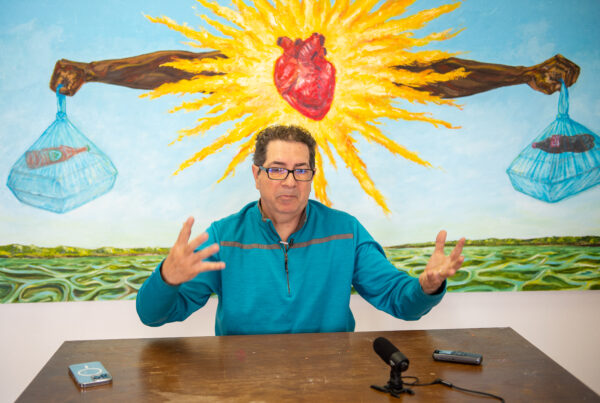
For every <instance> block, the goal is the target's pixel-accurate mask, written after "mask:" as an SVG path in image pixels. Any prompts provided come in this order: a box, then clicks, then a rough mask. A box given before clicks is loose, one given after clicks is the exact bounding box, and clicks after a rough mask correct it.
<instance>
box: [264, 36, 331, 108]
mask: <svg viewBox="0 0 600 403" xmlns="http://www.w3.org/2000/svg"><path fill="white" fill-rule="evenodd" d="M324 43H325V37H324V36H323V35H321V34H317V33H314V34H312V35H311V36H310V37H309V38H308V39H305V40H302V39H296V40H295V41H292V40H291V39H290V38H288V37H285V36H284V37H281V38H279V39H278V40H277V45H279V46H281V47H282V48H283V55H281V56H280V57H279V58H278V59H277V61H276V62H275V74H274V79H275V86H276V87H277V91H279V93H280V94H281V96H282V97H283V98H284V99H285V100H286V101H287V102H288V103H289V104H290V105H292V106H293V107H294V109H296V110H297V111H298V112H300V113H302V114H303V115H304V116H306V117H308V118H311V119H313V120H321V119H323V118H324V117H325V115H327V112H329V108H331V102H332V101H333V92H334V89H335V67H333V65H332V64H331V63H330V62H329V61H327V59H325V55H326V54H327V51H326V50H325V48H324V47H323V44H324Z"/></svg>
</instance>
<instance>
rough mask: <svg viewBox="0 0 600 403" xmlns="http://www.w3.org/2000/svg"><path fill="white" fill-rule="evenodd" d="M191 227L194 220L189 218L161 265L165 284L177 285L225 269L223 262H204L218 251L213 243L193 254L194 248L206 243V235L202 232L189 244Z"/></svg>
mask: <svg viewBox="0 0 600 403" xmlns="http://www.w3.org/2000/svg"><path fill="white" fill-rule="evenodd" d="M192 225H194V218H193V217H189V218H188V219H187V220H186V221H185V223H184V224H183V227H182V228H181V231H180V232H179V236H178V237H177V241H176V242H175V245H173V247H172V248H171V250H170V251H169V254H168V255H167V258H166V259H165V261H164V262H163V264H162V269H161V275H162V278H163V280H164V281H165V282H166V283H167V284H170V285H179V284H181V283H185V282H186V281H189V280H191V279H193V278H194V277H196V275H198V273H202V272H205V271H211V270H222V269H224V268H225V262H205V261H204V259H206V258H207V257H209V256H212V255H214V254H215V253H217V252H218V251H219V245H218V244H216V243H215V244H212V245H209V246H207V247H205V248H204V249H201V250H198V251H196V252H194V251H195V250H196V248H198V247H199V246H200V245H202V244H203V243H204V242H206V240H207V239H208V234H207V233H206V232H203V233H202V234H200V235H198V236H197V237H196V238H194V239H193V240H192V241H191V242H190V236H191V234H192Z"/></svg>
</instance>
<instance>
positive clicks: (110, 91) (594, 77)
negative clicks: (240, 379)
mask: <svg viewBox="0 0 600 403" xmlns="http://www.w3.org/2000/svg"><path fill="white" fill-rule="evenodd" d="M441 3H443V2H438V1H417V2H416V4H415V5H414V6H413V7H411V9H410V12H414V11H416V10H419V9H423V8H426V7H427V8H430V7H433V6H435V5H437V4H441ZM0 4H2V10H3V11H2V13H1V14H0V50H1V51H0V91H1V94H2V97H0V150H1V154H2V159H0V178H1V179H2V186H0V244H8V243H21V244H36V245H41V246H54V245H72V246H80V247H99V246H122V247H127V246H170V245H171V244H172V243H173V242H174V240H175V238H176V236H177V233H178V232H179V229H180V227H181V224H182V223H183V222H184V221H185V219H186V218H187V217H188V216H190V215H193V216H194V217H196V220H197V224H196V227H195V230H196V232H200V231H201V230H202V229H203V228H205V227H206V226H208V225H209V224H210V222H211V221H213V220H214V219H218V218H220V217H224V216H226V215H228V214H231V213H233V212H235V211H237V210H239V208H241V206H243V205H244V204H246V203H247V202H250V201H252V200H255V199H256V198H257V197H258V193H257V191H256V190H255V188H254V184H253V180H252V178H251V171H250V161H246V162H245V163H244V164H243V165H241V166H240V167H238V169H237V170H236V175H235V176H234V177H233V178H229V179H227V180H225V181H224V182H221V183H220V184H215V183H216V181H217V179H218V178H219V177H220V176H221V175H222V173H223V171H224V169H225V167H226V166H227V164H228V162H229V161H230V160H231V158H232V157H233V156H234V155H235V153H236V148H237V147H236V145H232V146H230V147H228V148H227V149H225V150H224V151H222V152H221V153H219V154H217V155H214V156H211V157H209V158H207V159H206V160H204V161H203V162H201V163H199V164H195V165H194V166H192V167H191V168H188V169H186V170H184V171H183V172H182V173H180V174H179V175H178V176H172V173H173V172H174V171H175V170H176V169H177V168H178V166H179V164H180V163H181V162H183V161H184V160H186V159H187V158H189V157H190V156H191V155H192V154H193V153H195V152H196V151H198V150H199V149H200V148H202V147H204V146H206V145H208V144H210V143H211V142H212V140H214V139H215V138H216V137H217V136H218V135H220V134H222V133H223V132H224V131H225V130H226V129H227V126H224V127H220V128H219V129H218V130H213V131H211V132H209V133H208V134H206V135H205V136H204V137H192V138H186V139H184V140H183V141H181V142H178V143H176V144H174V145H172V146H168V144H169V143H170V142H171V141H172V140H174V139H175V138H176V136H177V130H178V129H181V128H187V127H192V126H193V125H194V122H195V120H196V119H197V118H199V117H200V116H199V115H198V114H195V113H189V114H186V113H177V114H169V113H168V112H167V111H168V110H169V109H170V108H171V107H173V106H175V105H178V104H179V103H180V102H181V99H180V98H178V97H163V98H161V99H157V100H149V99H145V98H144V99H140V98H139V95H140V94H142V93H144V91H140V90H133V89H129V88H123V87H118V86H112V85H105V84H94V83H92V84H86V85H84V86H83V87H82V89H81V90H80V91H79V92H78V93H77V94H76V95H75V96H74V97H72V98H71V97H68V98H67V112H68V116H69V119H70V120H71V122H72V123H74V124H75V125H76V126H77V127H78V128H79V129H80V130H81V131H82V132H84V133H85V134H86V135H87V136H88V137H89V138H90V139H91V140H92V141H93V142H94V143H95V144H96V145H97V146H98V147H100V148H101V149H102V150H103V151H104V152H105V153H106V154H107V155H108V156H109V157H110V158H111V159H112V161H113V163H114V164H115V166H116V167H117V169H118V171H119V176H118V177H117V181H116V183H115V186H114V188H113V189H112V190H111V191H110V192H109V193H107V194H106V195H104V196H102V197H100V198H98V199H96V200H94V201H92V202H90V203H88V204H86V205H84V206H82V207H79V208H78V209H75V210H73V211H71V212H68V213H65V214H55V213H51V212H47V211H44V210H39V209H36V208H33V207H29V206H26V205H23V204H21V203H20V202H19V201H18V200H17V199H16V198H15V197H14V196H13V194H12V193H11V192H10V190H9V189H8V188H7V187H6V185H5V183H6V178H7V177H8V173H9V171H10V169H11V167H12V165H13V164H14V162H15V161H16V160H17V159H18V158H19V157H20V156H21V155H22V154H23V152H25V150H27V148H29V146H30V145H31V144H32V143H33V142H34V141H35V140H36V139H37V138H38V137H39V136H40V135H41V134H42V132H43V131H44V130H45V129H46V127H47V126H49V125H50V124H51V123H52V121H53V120H54V116H55V113H56V97H55V94H54V93H53V92H52V91H51V90H49V87H48V83H49V80H50V75H51V73H52V70H53V68H54V64H55V62H56V61H57V60H58V59H61V58H65V59H70V60H75V61H82V62H89V61H93V60H104V59H114V58H121V57H127V56H133V55H138V54H142V53H148V52H153V51H157V50H171V49H184V50H191V49H190V48H189V47H187V46H186V45H185V44H183V43H182V42H184V41H186V38H184V37H182V36H181V35H179V34H178V33H176V32H173V31H170V30H168V29H167V28H166V27H164V26H162V25H159V24H152V23H151V22H149V21H148V20H147V19H146V18H145V17H144V16H143V13H145V14H149V15H153V16H159V15H166V16H169V17H171V18H173V19H175V20H176V21H177V22H179V23H183V22H188V23H189V24H190V25H192V26H197V25H202V24H203V21H202V20H201V19H200V18H198V17H197V16H196V15H195V13H196V12H202V8H201V6H200V5H198V7H197V10H194V9H193V7H194V6H196V5H197V3H196V2H194V1H192V0H173V1H170V2H162V1H160V2H159V1H141V0H135V1H128V2H120V1H119V2H117V1H112V0H109V1H104V2H81V1H75V0H72V1H61V2H47V1H41V0H39V1H27V2H12V1H6V0H2V1H0ZM575 4H576V5H575ZM598 17H600V3H598V1H596V0H586V1H583V0H582V1H578V2H576V3H569V2H563V1H548V0H535V1H533V0H529V1H525V2H523V1H517V0H507V1H502V2H488V1H483V0H469V1H466V2H464V3H463V4H462V5H461V7H460V8H459V9H458V10H456V11H454V12H452V13H450V14H448V15H445V16H442V17H440V18H439V19H438V20H436V21H434V22H433V23H431V24H430V25H429V26H428V27H427V28H426V29H425V30H424V31H423V35H424V34H425V33H426V32H429V31H441V30H445V29H447V28H455V29H460V28H465V30H464V31H463V32H462V33H460V34H459V35H458V36H457V37H456V38H454V39H451V40H449V41H445V42H443V43H441V44H436V46H435V47H436V48H440V49H444V50H450V51H462V52H465V53H464V55H463V56H462V57H464V58H467V59H473V60H478V61H484V62H493V63H501V64H507V65H524V66H530V65H533V64H537V63H540V62H542V61H544V60H546V59H548V58H550V57H551V56H553V55H555V54H556V53H561V54H563V55H564V56H566V57H567V58H569V59H571V60H573V61H574V62H576V63H577V64H578V65H579V66H580V67H581V75H580V77H579V80H578V82H577V83H576V84H575V85H574V86H573V87H572V88H571V89H570V98H571V105H570V116H571V118H572V119H574V120H576V121H578V122H579V123H581V124H583V125H585V126H587V127H588V128H590V129H591V130H592V131H594V132H595V133H600V97H599V96H598V94H600V80H598V76H599V75H600V50H599V49H598V46H597V38H599V37H600V27H599V26H598V23H597V21H598ZM557 102H558V94H554V95H551V96H547V95H544V94H541V93H538V92H536V91H533V90H532V89H530V88H529V87H528V86H526V85H522V86H515V87H508V88H502V89H498V90H494V91H490V92H487V93H483V94H479V95H475V96H471V97H465V98H461V99H460V100H459V103H460V104H462V105H463V110H462V111H461V110H458V109H456V108H452V107H424V106H422V105H408V106H406V108H407V109H410V110H413V111H430V112H432V113H433V114H434V116H435V117H437V118H440V119H443V120H446V121H448V122H450V123H452V124H453V125H455V126H460V127H461V128H460V129H456V130H449V129H443V128H439V129H438V128H435V127H433V126H431V125H429V124H426V123H410V122H404V121H401V122H391V121H388V122H383V124H382V128H383V131H384V133H385V134H386V135H388V136H389V137H391V138H393V139H394V140H396V141H397V142H399V143H400V144H403V145H405V146H406V147H407V148H409V149H410V150H412V151H416V152H418V153H419V155H420V156H421V157H423V158H424V159H426V160H428V161H429V162H431V163H432V164H433V165H434V166H435V167H439V169H427V168H424V167H422V166H420V165H416V164H414V163H411V162H408V161H406V160H404V159H401V158H396V157H393V156H391V155H390V154H389V153H388V152H387V151H386V150H384V149H383V148H381V147H378V146H375V145H373V144H369V143H367V142H365V141H360V142H359V144H358V148H359V149H360V151H361V157H362V158H363V159H364V160H365V162H366V163H367V166H368V170H369V173H370V175H371V177H372V179H373V180H374V181H375V184H376V186H377V187H378V188H379V190H381V191H382V193H383V194H384V195H385V196H386V200H387V203H388V206H389V207H390V209H391V210H392V214H391V215H389V216H385V215H384V214H383V213H382V211H381V209H380V208H379V206H377V205H376V203H375V202H374V201H373V200H372V199H370V198H369V197H368V196H366V195H365V194H364V193H363V191H362V189H361V188H360V186H359V185H358V183H357V182H356V180H355V179H354V177H353V176H352V175H351V174H350V173H349V172H348V171H347V170H346V169H345V168H344V164H343V163H342V162H341V161H339V160H338V170H337V171H336V170H334V169H333V168H332V167H331V166H329V165H326V166H325V169H326V177H327V180H328V182H329V189H328V194H329V197H330V198H331V200H332V201H333V202H334V206H333V207H335V208H338V209H341V210H345V211H347V212H349V213H351V214H353V215H355V216H356V217H357V218H359V220H360V221H361V222H362V223H363V224H364V225H365V227H366V228H367V229H368V230H369V231H370V232H371V234H372V235H373V236H374V237H375V238H376V239H378V240H379V241H380V242H381V243H382V244H383V245H394V244H399V243H406V242H424V241H429V240H433V239H434V238H435V234H436V233H437V232H438V230H439V229H442V228H444V229H446V230H448V232H449V238H451V239H456V238H459V237H461V236H465V237H467V238H470V239H481V238H488V237H517V238H529V237H538V236H551V235H598V234H600V208H599V207H598V202H599V201H600V186H596V187H595V188H592V189H589V190H587V191H585V192H583V193H580V194H578V195H576V196H574V197H571V198H568V199H565V200H563V201H561V202H559V203H556V204H548V203H544V202H541V201H538V200H536V199H533V198H531V197H529V196H526V195H523V194H521V193H518V192H516V191H515V190H513V188H512V186H511V184H510V181H509V178H508V176H507V175H506V173H505V171H506V168H507V167H508V166H509V164H510V163H511V162H512V161H513V159H514V158H515V157H516V156H517V155H518V154H519V152H520V151H521V150H522V149H523V148H524V147H526V146H528V145H529V144H530V143H531V141H532V140H533V139H534V138H535V137H536V136H537V135H538V134H540V133H541V132H542V130H543V129H544V128H545V127H546V126H547V125H548V124H550V123H551V122H552V121H553V120H554V118H555V115H556V112H557Z"/></svg>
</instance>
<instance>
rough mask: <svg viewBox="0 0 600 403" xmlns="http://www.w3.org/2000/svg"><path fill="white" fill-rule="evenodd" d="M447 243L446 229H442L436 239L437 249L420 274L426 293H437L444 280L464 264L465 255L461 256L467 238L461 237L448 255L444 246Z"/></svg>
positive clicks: (422, 286) (420, 280)
mask: <svg viewBox="0 0 600 403" xmlns="http://www.w3.org/2000/svg"><path fill="white" fill-rule="evenodd" d="M445 244H446V231H440V233H439V234H438V235H437V238H436V240H435V250H434V251H433V254H432V255H431V257H430V258H429V262H427V266H426V267H425V271H424V272H423V273H421V275H420V276H419V283H420V284H421V288H422V289H423V291H424V292H425V293H426V294H433V293H435V292H436V291H437V290H438V289H439V288H440V286H441V285H442V283H443V282H444V280H446V279H447V278H448V277H452V276H453V275H454V274H455V273H456V271H457V270H458V269H460V266H461V265H462V264H463V262H464V260H465V257H464V256H461V252H462V249H463V246H464V245H465V238H461V239H460V240H459V241H458V242H457V243H456V246H455V247H454V249H453V250H452V253H450V255H448V256H446V255H445V254H444V246H445Z"/></svg>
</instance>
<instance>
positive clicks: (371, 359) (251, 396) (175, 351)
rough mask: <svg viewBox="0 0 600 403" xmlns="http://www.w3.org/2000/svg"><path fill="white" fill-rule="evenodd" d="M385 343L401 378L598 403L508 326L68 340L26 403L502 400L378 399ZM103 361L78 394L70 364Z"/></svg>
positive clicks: (516, 396) (453, 394) (420, 393)
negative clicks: (93, 382)
mask: <svg viewBox="0 0 600 403" xmlns="http://www.w3.org/2000/svg"><path fill="white" fill-rule="evenodd" d="M379 336H383V337H386V338H387V339H388V340H390V341H391V342H392V343H393V344H394V345H395V346H397V347H398V348H399V349H400V351H402V352H403V353H404V354H405V355H406V356H407V357H408V358H409V360H410V366H409V368H408V370H407V371H406V372H404V373H403V375H411V376H418V377H419V379H420V381H421V382H423V383H424V382H430V381H432V380H434V379H435V378H442V379H444V380H447V381H449V382H451V383H453V384H454V385H456V386H461V387H464V388H469V389H476V390H481V391H486V392H490V393H493V394H496V395H500V396H502V397H503V398H504V399H506V401H509V402H510V401H513V402H514V401H522V402H533V401H540V402H549V401H578V402H582V401H595V402H598V401H600V398H599V396H598V395H597V394H596V393H594V392H593V391H592V390H591V389H589V388H588V387H587V386H585V385H584V384H583V383H581V382H580V381H579V380H577V379H576V378H575V377H574V376H573V375H571V374H570V373H569V372H567V371H566V370H565V369H563V368H562V367H561V366H559V365H558V364H557V363H556V362H554V361H553V360H551V359H550V358H549V357H548V356H546V355H545V354H544V353H542V352H541V351H540V350H538V349H537V348H536V347H535V346H533V345H532V344H531V343H529V342H528V341H527V340H525V339H524V338H523V337H521V336H520V335H519V334H517V333H516V332H515V331H513V330H512V329H510V328H489V329H452V330H415V331H394V332H359V333H323V334H292V335H260V336H223V337H193V338H165V339H123V340H96V341H67V342H65V343H63V345H62V346H61V347H60V348H59V349H58V351H57V352H56V353H55V354H54V356H53V357H52V358H51V359H50V360H49V361H48V363H47V364H46V365H45V366H44V367H43V368H42V370H41V371H40V373H39V374H38V375H37V376H36V377H35V379H34V380H33V381H32V382H31V384H30V385H29V386H28V387H27V389H25V391H24V392H23V393H22V394H21V396H20V397H19V399H18V400H17V401H18V402H32V401H36V402H38V401H40V402H41V401H43V402H70V401H90V402H92V401H98V402H112V401H122V402H127V403H131V402H148V401H177V402H180V401H183V402H186V401H194V402H206V401H224V402H234V401H235V402H250V401H257V402H263V401H264V402H282V401H308V402H328V401H329V402H338V401H339V402H361V401H362V402H392V401H406V402H423V401H427V402H432V401H436V402H437V401H446V400H447V401H452V402H459V401H486V400H487V401H494V400H492V399H486V398H482V397H480V396H477V395H473V394H469V393H465V392H461V391H458V390H456V389H451V388H448V387H446V386H443V385H433V386H424V387H413V388H412V389H413V391H414V392H415V394H414V395H402V396H401V400H399V399H395V398H392V397H390V396H389V395H387V394H385V393H381V392H377V391H375V390H373V389H371V388H370V385H372V384H376V385H384V384H386V383H387V381H388V380H389V375H390V367H389V366H388V365H387V364H386V363H384V362H383V361H382V360H381V358H380V357H379V356H378V355H377V354H375V352H374V351H373V340H374V339H375V338H377V337H379ZM436 348H439V349H455V350H462V351H471V352H478V353H481V354H483V364H482V365H481V366H471V365H464V364H454V363H444V362H437V361H433V359H432V357H431V353H432V352H433V350H434V349H436ZM88 361H101V362H102V363H103V364H104V366H105V367H106V368H107V370H108V371H109V372H110V373H111V374H112V376H113V378H114V380H113V383H112V384H111V385H104V386H97V387H93V388H88V389H87V390H80V389H79V388H78V387H77V386H76V385H75V383H74V382H73V381H72V380H71V378H70V377H69V375H68V366H69V365H70V364H75V363H82V362H88Z"/></svg>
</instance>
